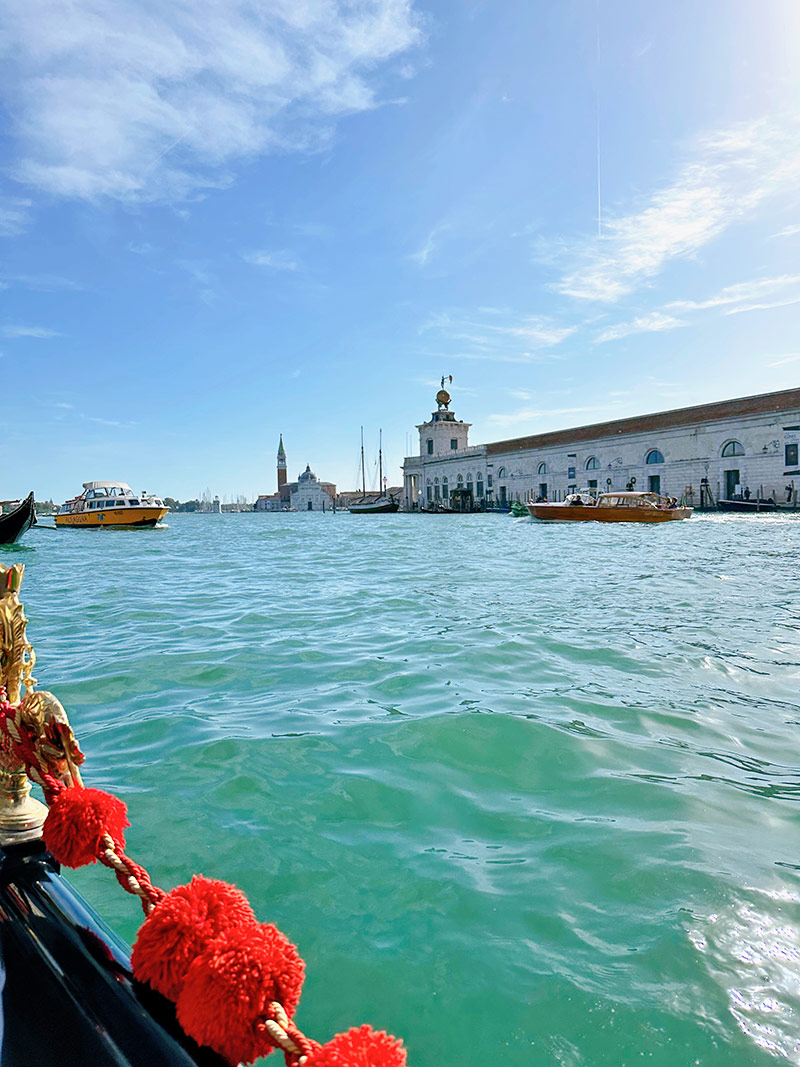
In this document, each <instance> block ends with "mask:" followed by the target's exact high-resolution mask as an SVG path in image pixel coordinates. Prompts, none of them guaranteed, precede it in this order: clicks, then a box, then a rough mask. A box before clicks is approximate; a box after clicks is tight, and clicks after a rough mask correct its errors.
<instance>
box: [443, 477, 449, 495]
mask: <svg viewBox="0 0 800 1067" xmlns="http://www.w3.org/2000/svg"><path fill="white" fill-rule="evenodd" d="M449 495H450V488H449V486H448V484H447V475H446V474H445V476H444V478H442V496H443V498H444V499H445V500H447V498H448V496H449Z"/></svg>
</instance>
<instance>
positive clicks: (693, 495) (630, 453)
mask: <svg viewBox="0 0 800 1067" xmlns="http://www.w3.org/2000/svg"><path fill="white" fill-rule="evenodd" d="M436 402H437V410H436V411H434V412H433V413H432V414H431V417H430V419H429V420H428V421H427V422H423V423H421V424H420V425H419V426H418V427H417V429H418V431H419V442H420V447H419V455H418V456H409V457H407V458H406V460H405V463H404V465H403V475H404V488H403V496H404V505H405V507H406V508H407V509H408V510H416V509H418V508H420V507H426V506H428V505H435V504H436V503H437V502H440V503H442V504H448V503H449V502H450V501H451V499H452V494H453V490H454V489H456V490H461V491H462V492H461V493H460V494H459V496H462V497H466V498H467V499H471V500H473V501H474V502H475V504H477V505H478V506H487V507H491V506H495V505H502V504H504V503H510V502H511V501H513V500H527V499H536V498H538V497H545V498H547V499H549V500H561V499H563V498H564V496H565V495H566V494H567V493H570V492H574V491H576V490H578V489H585V488H589V489H596V490H597V491H598V492H608V491H610V490H620V489H626V488H633V489H636V490H652V491H655V492H659V493H664V494H669V495H672V496H677V497H684V498H685V499H686V502H687V503H688V504H690V505H694V506H700V505H702V504H704V503H706V502H707V501H708V500H709V499H712V500H718V499H720V498H724V499H730V498H733V497H737V496H741V495H750V496H752V497H753V498H755V497H756V496H763V497H765V498H769V499H774V500H776V501H777V502H778V503H779V504H780V503H791V504H794V503H796V502H797V494H798V490H800V457H798V448H800V389H786V390H783V391H781V392H777V393H764V394H761V395H759V396H749V397H742V398H740V399H738V400H721V401H718V402H716V403H712V404H700V405H697V406H695V407H688V408H678V409H676V410H674V411H661V412H657V413H655V414H651V415H638V416H634V417H633V418H627V419H615V420H613V421H610V422H601V423H594V424H592V425H589V426H577V427H574V428H572V429H567V430H555V431H553V432H550V433H540V434H532V435H530V436H527V437H517V438H513V439H511V440H507V441H496V442H493V443H491V444H485V445H476V446H470V444H469V428H470V424H469V423H466V422H461V421H459V420H457V419H456V417H455V414H454V413H453V412H452V411H451V410H450V394H449V393H448V392H447V391H446V389H444V380H443V381H442V389H441V390H440V391H439V392H438V393H437V394H436ZM465 490H466V491H468V492H466V493H464V491H465Z"/></svg>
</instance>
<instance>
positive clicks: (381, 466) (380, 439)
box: [378, 430, 383, 497]
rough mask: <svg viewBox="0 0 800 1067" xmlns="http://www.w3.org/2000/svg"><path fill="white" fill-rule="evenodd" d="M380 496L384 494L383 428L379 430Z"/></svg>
mask: <svg viewBox="0 0 800 1067" xmlns="http://www.w3.org/2000/svg"><path fill="white" fill-rule="evenodd" d="M378 496H379V497H381V496H383V430H378Z"/></svg>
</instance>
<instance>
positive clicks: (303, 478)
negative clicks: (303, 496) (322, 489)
mask: <svg viewBox="0 0 800 1067" xmlns="http://www.w3.org/2000/svg"><path fill="white" fill-rule="evenodd" d="M297 480H298V482H317V481H319V478H317V476H316V474H314V472H313V471H312V469H311V464H310V463H306V469H305V470H304V471H303V473H302V474H301V475H300V477H299V478H298V479H297Z"/></svg>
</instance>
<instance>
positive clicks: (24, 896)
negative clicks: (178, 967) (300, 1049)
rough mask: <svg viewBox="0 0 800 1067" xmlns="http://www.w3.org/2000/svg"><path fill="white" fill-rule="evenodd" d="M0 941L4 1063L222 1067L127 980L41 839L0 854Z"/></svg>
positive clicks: (113, 944) (159, 1002)
mask: <svg viewBox="0 0 800 1067" xmlns="http://www.w3.org/2000/svg"><path fill="white" fill-rule="evenodd" d="M132 904H134V905H135V902H134V901H132ZM0 946H2V954H3V962H4V966H5V971H6V981H5V990H4V992H3V1016H4V1030H5V1033H4V1035H3V1047H2V1057H1V1062H2V1064H3V1067H37V1065H40V1064H41V1065H45V1064H51V1063H52V1064H56V1063H57V1064H59V1067H87V1065H91V1067H154V1065H159V1067H162V1065H163V1067H198V1065H201V1067H222V1065H223V1060H222V1059H220V1057H218V1056H217V1055H216V1053H214V1052H211V1051H210V1050H209V1049H199V1048H198V1047H197V1046H196V1045H194V1043H193V1042H191V1041H190V1039H189V1038H187V1037H186V1036H185V1035H183V1034H182V1032H181V1031H180V1030H179V1028H178V1026H177V1024H176V1023H175V1013H174V1007H173V1005H172V1004H170V1002H169V1001H167V1000H165V999H164V998H163V997H160V996H159V995H158V994H156V993H153V992H152V991H151V990H149V989H148V988H147V987H144V986H140V985H139V984H138V983H136V982H135V981H134V980H133V978H132V975H131V970H130V959H129V954H128V950H127V948H126V946H125V945H124V944H122V942H121V941H119V940H118V939H117V938H116V936H115V935H114V934H113V933H112V932H111V931H110V930H109V929H108V928H107V927H106V926H105V925H104V924H103V922H102V921H101V920H100V919H99V918H98V917H97V916H96V915H95V913H94V912H93V911H92V909H91V908H90V907H89V905H88V904H87V903H86V901H85V900H83V899H82V897H81V896H80V894H78V893H77V892H76V891H75V890H74V889H73V888H72V886H70V885H69V883H67V882H65V881H64V880H63V879H62V878H61V877H60V875H59V873H58V866H57V864H56V863H55V861H54V860H53V858H52V857H51V856H50V855H49V853H47V852H46V851H45V850H44V846H43V845H42V844H41V843H40V842H34V843H32V844H29V845H19V846H16V847H14V848H7V849H4V850H0Z"/></svg>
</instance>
